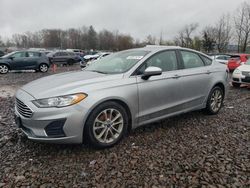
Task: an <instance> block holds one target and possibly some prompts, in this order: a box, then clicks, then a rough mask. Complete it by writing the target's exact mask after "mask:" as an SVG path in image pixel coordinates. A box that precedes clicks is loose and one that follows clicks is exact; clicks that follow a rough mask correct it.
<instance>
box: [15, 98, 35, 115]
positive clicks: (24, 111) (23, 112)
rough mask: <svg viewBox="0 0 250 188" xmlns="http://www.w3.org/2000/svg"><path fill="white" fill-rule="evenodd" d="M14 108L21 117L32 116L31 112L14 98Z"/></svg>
mask: <svg viewBox="0 0 250 188" xmlns="http://www.w3.org/2000/svg"><path fill="white" fill-rule="evenodd" d="M16 108H17V111H18V112H19V113H20V114H21V115H22V116H23V117H26V118H31V117H32V115H33V112H32V110H31V109H30V108H29V107H28V106H27V105H25V104H24V103H23V102H22V101H20V100H19V99H18V98H16Z"/></svg>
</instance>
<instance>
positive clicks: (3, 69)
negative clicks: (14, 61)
mask: <svg viewBox="0 0 250 188" xmlns="http://www.w3.org/2000/svg"><path fill="white" fill-rule="evenodd" d="M8 72H9V67H8V66H7V65H4V64H0V74H7V73H8Z"/></svg>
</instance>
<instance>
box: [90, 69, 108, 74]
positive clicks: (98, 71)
mask: <svg viewBox="0 0 250 188" xmlns="http://www.w3.org/2000/svg"><path fill="white" fill-rule="evenodd" d="M87 71H91V72H97V73H100V74H108V73H107V72H102V71H98V70H87Z"/></svg>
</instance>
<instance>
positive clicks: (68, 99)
mask: <svg viewBox="0 0 250 188" xmlns="http://www.w3.org/2000/svg"><path fill="white" fill-rule="evenodd" d="M86 97H87V95H86V94H83V93H78V94H72V95H65V96H59V97H52V98H46V99H38V100H34V101H32V102H33V103H34V104H35V105H36V106H37V107H38V108H50V107H57V108H60V107H65V106H70V105H73V104H77V103H79V102H80V101H82V100H83V99H85V98H86Z"/></svg>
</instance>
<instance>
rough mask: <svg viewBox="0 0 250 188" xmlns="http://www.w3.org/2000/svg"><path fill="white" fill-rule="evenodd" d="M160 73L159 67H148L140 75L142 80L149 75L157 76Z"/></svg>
mask: <svg viewBox="0 0 250 188" xmlns="http://www.w3.org/2000/svg"><path fill="white" fill-rule="evenodd" d="M161 74H162V69H161V68H159V67H148V68H146V70H145V71H144V73H143V75H142V77H141V78H142V79H143V80H148V79H149V78H150V77H151V76H158V75H161Z"/></svg>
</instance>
